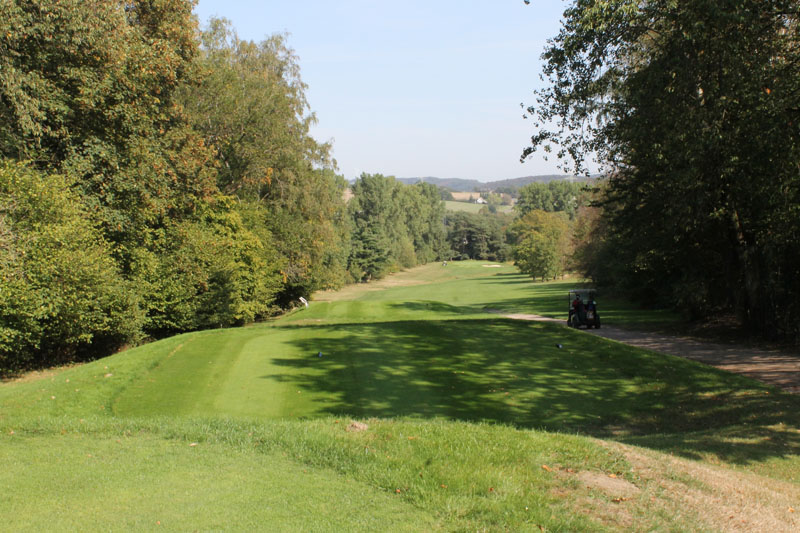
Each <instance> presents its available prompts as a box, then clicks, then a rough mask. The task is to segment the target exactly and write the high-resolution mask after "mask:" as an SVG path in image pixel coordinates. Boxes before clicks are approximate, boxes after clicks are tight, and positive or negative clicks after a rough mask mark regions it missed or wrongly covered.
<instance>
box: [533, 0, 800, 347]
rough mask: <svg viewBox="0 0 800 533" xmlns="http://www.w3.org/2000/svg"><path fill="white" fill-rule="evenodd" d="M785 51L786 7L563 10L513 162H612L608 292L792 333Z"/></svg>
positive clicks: (606, 4)
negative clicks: (532, 157)
mask: <svg viewBox="0 0 800 533" xmlns="http://www.w3.org/2000/svg"><path fill="white" fill-rule="evenodd" d="M798 43H800V24H799V23H798V10H797V3H796V2H795V1H792V0H773V1H769V2H764V1H762V0H737V1H735V2H723V3H719V2H709V1H706V0H693V1H689V2H672V1H668V0H659V1H654V2H647V3H637V2H630V1H628V0H611V1H603V2H598V1H594V0H578V1H575V2H573V3H572V5H571V6H570V7H569V8H568V9H567V11H566V12H565V19H564V27H563V28H562V30H561V32H560V34H559V35H558V36H557V37H556V38H555V39H554V40H553V41H552V43H551V45H550V46H549V48H548V50H547V51H546V53H545V60H546V66H545V74H546V75H548V76H549V77H550V79H551V81H552V82H553V83H552V86H551V87H550V88H547V89H545V90H542V91H540V92H539V93H538V102H537V104H536V105H535V106H531V108H530V109H529V111H530V112H531V113H532V114H534V115H535V116H536V119H537V127H541V128H542V129H541V130H540V131H539V132H538V133H537V134H536V135H535V136H534V138H533V146H532V147H530V148H528V149H526V150H525V152H524V154H523V156H527V155H528V154H530V153H531V152H532V151H533V150H535V149H537V148H539V147H543V148H545V149H547V148H548V147H549V144H556V145H558V146H560V148H559V152H560V154H559V155H562V156H570V157H572V158H574V159H576V160H577V164H578V165H579V166H580V162H581V160H582V158H583V156H585V155H586V154H588V153H590V152H596V153H598V154H599V155H600V157H601V158H602V159H603V160H605V161H606V162H607V163H609V165H610V166H611V167H612V169H613V172H612V173H611V177H610V178H609V186H608V194H607V197H606V199H605V204H604V206H605V209H606V214H607V217H608V219H607V222H606V223H605V227H606V229H607V231H608V233H607V238H605V239H604V242H606V243H608V244H609V245H611V246H613V248H612V249H610V250H608V251H607V252H606V253H605V254H604V255H605V256H606V257H607V258H611V259H613V260H614V263H613V266H612V269H613V271H614V272H615V273H616V274H615V275H614V278H615V282H616V283H617V284H618V285H619V286H624V287H627V288H629V289H630V290H632V291H633V292H634V293H637V294H653V293H656V294H658V295H659V296H660V297H662V298H665V299H666V300H667V301H669V302H670V303H672V304H673V305H676V306H678V307H680V308H682V309H685V310H686V311H688V312H689V313H691V314H694V315H706V314H709V313H716V312H719V311H720V310H721V309H734V310H736V311H737V312H738V314H739V316H740V318H741V319H742V320H743V321H744V322H745V323H746V324H748V325H749V326H750V327H752V328H753V329H754V330H757V331H759V332H761V333H762V334H765V335H767V336H770V337H774V336H788V337H794V338H800V330H798V327H797V321H796V320H793V319H792V318H791V316H792V314H793V311H792V309H793V306H792V305H787V302H794V301H796V300H798V298H800V283H799V282H798V279H800V270H798V268H800V267H798V265H800V261H799V260H798V259H800V244H798V243H800V239H799V238H798V231H800V222H798V221H800V217H798V216H797V213H798V205H800V174H798V170H797V169H798V163H799V162H800V129H798V124H800V121H798V109H800V78H798V76H797V75H796V72H797V64H798V61H800V46H798ZM553 121H555V122H556V124H557V126H558V127H559V129H557V130H555V131H554V130H551V129H549V128H548V126H547V124H548V123H552V122H553Z"/></svg>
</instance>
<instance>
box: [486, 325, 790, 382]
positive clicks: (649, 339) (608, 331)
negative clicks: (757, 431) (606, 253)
mask: <svg viewBox="0 0 800 533" xmlns="http://www.w3.org/2000/svg"><path fill="white" fill-rule="evenodd" d="M498 314H502V315H503V316H505V317H507V318H513V319H517V320H535V321H539V322H555V323H560V324H563V325H564V326H565V327H566V322H565V321H564V320H558V319H555V318H548V317H543V316H539V315H526V314H505V313H498ZM581 331H585V332H586V333H590V334H592V335H598V336H600V337H605V338H607V339H612V340H615V341H618V342H622V343H625V344H629V345H631V346H636V347H639V348H646V349H648V350H653V351H656V352H661V353H666V354H670V355H677V356H679V357H686V358H687V359H694V360H695V361H700V362H701V363H705V364H707V365H711V366H715V367H717V368H720V369H722V370H727V371H728V372H736V373H738V374H744V375H745V376H748V377H751V378H753V379H757V380H759V381H762V382H764V383H768V384H770V385H775V386H776V387H779V388H781V389H783V390H785V391H787V392H792V393H794V394H800V356H799V355H797V354H790V353H786V352H781V351H778V350H765V349H759V348H749V347H745V346H736V345H727V344H716V343H711V342H704V341H698V340H694V339H689V338H683V337H675V336H671V335H664V334H661V333H649V332H642V331H631V330H627V329H622V328H617V327H608V326H603V327H602V328H601V329H589V330H581Z"/></svg>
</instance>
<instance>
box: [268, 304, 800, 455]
mask: <svg viewBox="0 0 800 533" xmlns="http://www.w3.org/2000/svg"><path fill="white" fill-rule="evenodd" d="M414 305H416V304H414ZM312 330H313V331H314V335H313V337H312V338H309V337H308V336H306V337H305V338H297V339H296V340H294V341H292V342H291V343H292V344H293V345H294V347H295V348H296V349H297V350H298V351H299V352H300V353H307V354H309V355H308V357H304V358H289V357H286V358H280V359H273V361H272V362H273V364H275V365H278V366H284V367H286V368H287V369H291V370H287V372H285V373H274V374H270V375H266V376H262V377H263V378H265V379H273V380H278V381H283V382H290V383H292V386H296V387H298V388H302V389H305V390H307V391H313V392H315V393H316V394H317V395H318V397H319V398H321V399H320V400H319V402H318V404H317V412H318V413H320V414H333V415H340V416H341V415H349V416H355V417H398V416H416V417H424V418H435V417H442V418H449V419H458V420H464V421H490V422H496V423H503V424H509V425H513V426H516V427H520V428H541V429H547V430H558V431H569V432H579V433H584V434H588V435H594V436H598V437H611V438H615V439H618V440H622V441H625V442H631V443H635V444H639V445H643V446H648V447H652V448H656V449H664V450H670V451H673V452H677V453H680V454H682V455H685V456H689V457H699V454H702V453H715V454H717V455H718V456H720V457H721V458H722V459H724V460H726V461H730V462H735V463H747V462H750V461H761V460H763V459H765V458H767V457H782V456H788V455H797V454H798V453H800V433H798V432H797V428H798V427H800V420H798V412H800V409H798V408H799V407H800V399H798V398H794V397H791V396H789V395H784V394H781V393H778V392H777V391H774V390H772V389H769V388H767V387H765V386H763V385H760V384H758V383H756V382H753V381H751V380H748V379H746V378H743V377H741V376H737V375H733V374H729V373H726V372H722V371H719V370H717V369H714V368H712V367H707V366H704V365H700V364H698V363H695V362H692V361H688V360H684V359H680V358H675V357H669V356H663V355H658V354H653V353H650V352H643V351H640V350H636V349H633V348H629V347H625V346H621V345H619V344H617V343H609V342H606V341H604V340H603V339H597V338H595V337H590V336H587V335H579V334H575V333H574V332H571V331H569V330H566V329H564V328H562V327H560V326H554V325H550V324H542V323H524V322H515V321H511V320H505V319H482V320H447V321H400V322H384V323H369V324H338V325H329V326H315V327H313V328H312ZM306 331H308V327H306ZM557 345H561V346H562V348H558V346H557ZM320 351H321V352H322V353H323V357H321V358H319V357H316V354H317V353H318V352H320ZM779 424H785V425H786V426H788V427H789V428H794V430H793V431H794V432H793V433H792V431H790V430H786V431H785V430H783V429H780V426H779ZM742 432H745V433H749V434H752V435H754V436H760V437H759V438H757V439H756V440H754V441H752V442H738V443H737V444H736V445H735V446H733V445H732V444H731V443H732V442H733V441H732V439H738V438H740V437H741V434H742ZM664 435H672V437H669V438H667V437H664ZM770 439H776V440H775V442H776V443H779V444H775V445H774V446H772V445H764V442H763V441H769V440H770Z"/></svg>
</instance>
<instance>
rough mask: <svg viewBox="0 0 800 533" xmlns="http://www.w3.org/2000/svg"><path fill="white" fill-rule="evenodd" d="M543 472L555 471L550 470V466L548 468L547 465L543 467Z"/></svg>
mask: <svg viewBox="0 0 800 533" xmlns="http://www.w3.org/2000/svg"><path fill="white" fill-rule="evenodd" d="M542 470H547V471H548V472H552V471H553V469H552V468H550V467H549V466H547V465H542Z"/></svg>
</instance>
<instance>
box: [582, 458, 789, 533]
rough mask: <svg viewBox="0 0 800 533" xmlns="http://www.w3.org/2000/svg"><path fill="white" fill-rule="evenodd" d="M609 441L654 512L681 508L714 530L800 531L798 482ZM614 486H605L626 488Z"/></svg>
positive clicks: (644, 503) (639, 498) (702, 524)
mask: <svg viewBox="0 0 800 533" xmlns="http://www.w3.org/2000/svg"><path fill="white" fill-rule="evenodd" d="M604 445H606V446H608V447H609V448H611V449H613V450H616V451H619V452H620V453H622V454H623V455H624V456H625V458H626V460H627V461H628V462H629V463H630V464H631V465H632V467H633V468H632V473H633V474H635V476H636V480H635V481H636V484H637V486H638V487H639V488H640V489H641V494H640V496H639V497H638V501H639V503H640V505H644V507H645V508H646V509H649V511H648V512H658V511H659V508H660V510H661V512H675V511H680V512H681V513H682V514H684V515H691V516H694V517H696V519H697V520H698V521H699V522H700V523H699V524H698V525H701V526H702V527H703V528H704V529H706V528H707V529H709V530H713V531H742V532H787V533H788V532H794V531H800V517H799V516H798V512H797V510H798V508H800V487H798V486H797V485H795V484H792V483H788V482H784V481H779V480H775V479H772V478H767V477H763V476H759V475H756V474H752V473H749V472H739V471H735V470H731V469H729V468H724V467H717V466H711V465H707V464H703V463H698V462H695V461H690V460H687V459H681V458H678V457H674V456H666V455H663V454H658V453H656V452H651V451H649V450H645V449H641V448H634V447H631V446H626V445H623V444H618V443H605V444H604ZM591 482H592V481H590V483H591ZM604 483H605V482H604ZM606 485H607V484H606ZM608 487H609V488H601V490H604V491H606V490H610V491H611V492H609V494H613V493H614V492H613V491H619V490H621V488H620V487H619V486H617V485H613V486H611V485H609V486H608ZM612 501H613V500H612ZM623 503H624V502H623ZM685 518H688V516H686V517H685ZM683 520H684V519H681V520H680V522H681V523H684V524H687V522H684V521H683Z"/></svg>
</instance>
